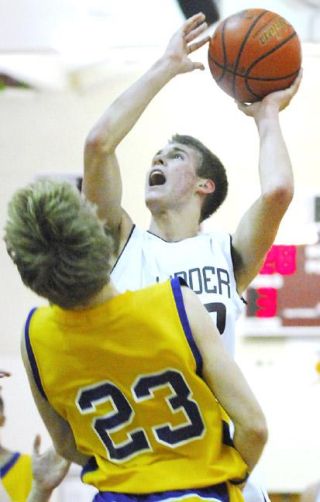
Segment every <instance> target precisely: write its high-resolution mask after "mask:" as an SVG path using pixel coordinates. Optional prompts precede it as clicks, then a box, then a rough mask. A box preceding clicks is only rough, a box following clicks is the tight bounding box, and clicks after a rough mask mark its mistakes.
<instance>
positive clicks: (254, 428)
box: [182, 287, 268, 472]
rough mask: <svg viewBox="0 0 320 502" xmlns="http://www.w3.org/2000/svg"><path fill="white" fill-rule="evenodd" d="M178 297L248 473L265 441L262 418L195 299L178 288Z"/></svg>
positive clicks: (213, 326) (252, 395) (185, 289)
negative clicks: (229, 422) (227, 417)
mask: <svg viewBox="0 0 320 502" xmlns="http://www.w3.org/2000/svg"><path fill="white" fill-rule="evenodd" d="M182 294H183V299H184V303H185V307H186V311H187V314H188V319H189V323H190V327H191V331H192V334H193V337H194V339H195V342H196V344H197V347H198V349H199V350H200V353H201V356H202V359H203V376H204V379H205V381H206V382H207V384H208V386H209V387H210V389H211V390H212V392H213V394H214V395H215V397H216V398H217V399H218V401H219V402H220V404H221V405H222V407H223V408H224V409H225V411H226V412H227V414H228V415H229V417H230V418H231V420H232V421H233V423H234V426H235V432H234V438H233V441H234V445H235V447H236V448H237V450H238V451H239V453H240V455H241V456H242V458H243V460H244V461H245V462H246V464H247V465H248V469H249V472H251V470H252V469H253V468H254V466H255V465H256V463H257V461H258V459H259V458H260V455H261V453H262V451H263V448H264V445H265V443H266V441H267V435H268V432H267V425H266V420H265V417H264V414H263V412H262V410H261V407H260V405H259V403H258V402H257V400H256V398H255V396H254V394H253V392H252V391H251V389H250V387H249V385H248V383H247V381H246V379H245V378H244V376H243V374H242V372H241V370H240V369H239V367H238V365H237V364H236V363H235V362H234V361H233V359H232V358H231V357H230V356H229V354H228V353H227V351H226V350H225V348H224V346H223V343H222V341H221V337H220V335H219V332H218V330H217V328H216V326H215V325H214V323H213V322H212V319H211V317H210V315H209V314H208V312H207V311H206V309H205V308H204V307H203V305H202V304H201V302H200V301H199V299H198V297H197V295H196V294H195V293H194V292H193V291H192V290H191V289H189V288H187V287H183V288H182Z"/></svg>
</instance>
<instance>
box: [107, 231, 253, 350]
mask: <svg viewBox="0 0 320 502" xmlns="http://www.w3.org/2000/svg"><path fill="white" fill-rule="evenodd" d="M174 276H179V277H182V278H183V279H184V280H185V281H186V283H187V284H188V286H189V287H190V288H191V289H193V291H194V292H195V293H197V294H198V295H199V298H200V300H201V302H202V303H203V304H204V305H205V307H206V308H207V310H208V312H209V313H210V315H211V317H212V318H213V320H214V322H215V324H216V325H217V327H218V329H219V332H220V334H221V335H222V339H223V341H224V344H225V346H226V348H227V349H228V351H229V352H230V353H231V354H233V353H234V344H235V339H234V337H235V322H236V320H237V318H238V316H239V314H240V312H241V311H242V309H243V307H244V304H243V301H242V300H241V298H240V297H239V295H238V293H237V290H236V282H235V278H234V271H233V264H232V258H231V237H230V235H229V234H226V233H222V232H215V233H201V234H199V235H197V236H195V237H191V238H189V239H183V240H182V241H180V242H167V241H165V240H163V239H161V238H160V237H157V236H156V235H153V234H151V233H150V232H148V231H145V230H141V229H138V228H137V227H136V226H134V227H133V229H132V232H131V234H130V236H129V238H128V241H127V243H126V245H125V247H124V249H123V251H122V253H121V255H120V257H119V258H118V260H117V262H116V264H115V265H114V267H113V270H112V273H111V278H112V281H113V282H114V284H115V286H116V287H117V289H118V290H119V291H120V292H123V291H126V290H136V289H140V288H143V287H145V286H148V285H151V284H154V283H155V282H162V281H165V280H167V279H168V278H170V277H174Z"/></svg>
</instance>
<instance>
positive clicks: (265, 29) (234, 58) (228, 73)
mask: <svg viewBox="0 0 320 502" xmlns="http://www.w3.org/2000/svg"><path fill="white" fill-rule="evenodd" d="M208 56H209V57H208V60H209V67H210V70H211V73H212V76H213V78H214V79H215V80H216V83H217V84H218V85H219V86H220V87H221V88H222V89H223V90H224V91H225V92H226V93H227V94H229V95H230V96H232V97H233V98H234V99H236V100H239V101H242V102H249V103H252V102H255V101H257V100H260V99H262V98H263V97H264V96H265V95H266V94H268V93H270V92H275V91H278V90H281V89H286V88H287V87H289V86H290V85H291V84H292V82H293V81H294V80H295V78H296V77H297V75H298V74H299V70H300V66H301V46H300V41H299V37H298V35H297V33H296V32H295V30H294V28H293V27H292V25H291V24H290V23H289V22H288V21H286V19H284V18H283V17H282V16H279V15H278V14H275V13H273V12H271V11H268V10H266V9H252V13H251V9H245V10H243V11H241V12H239V13H238V14H234V15H233V16H230V17H229V18H226V19H225V20H224V21H222V23H221V25H220V26H219V27H218V28H217V29H216V33H215V36H214V37H212V39H211V41H210V45H209V50H208Z"/></svg>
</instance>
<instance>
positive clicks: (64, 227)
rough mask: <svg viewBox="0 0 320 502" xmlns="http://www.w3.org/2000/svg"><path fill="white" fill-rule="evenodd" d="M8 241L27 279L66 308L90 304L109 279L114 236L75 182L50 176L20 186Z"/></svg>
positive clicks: (10, 215) (11, 209)
mask: <svg viewBox="0 0 320 502" xmlns="http://www.w3.org/2000/svg"><path fill="white" fill-rule="evenodd" d="M5 242H6V246H7V250H8V253H9V255H10V257H11V258H12V260H13V262H14V263H15V264H16V266H17V268H18V270H19V273H20V276H21V279H22V281H23V282H24V284H25V285H26V286H28V287H29V288H30V289H32V290H33V291H34V292H35V293H37V294H38V295H40V296H43V297H45V298H47V299H48V300H49V302H50V303H54V304H56V305H59V306H60V307H62V308H74V307H78V306H80V307H81V306H82V305H85V304H86V303H87V302H88V301H89V299H90V298H91V297H92V296H94V295H95V294H96V293H98V292H99V291H100V290H101V289H102V287H103V286H104V285H105V284H106V283H107V282H108V281H109V278H110V277H109V272H110V265H109V258H110V255H111V253H112V251H113V240H112V238H111V237H110V235H107V234H106V231H105V228H104V226H103V223H102V222H101V221H100V220H99V219H98V217H97V215H96V209H95V208H94V206H93V205H91V204H90V203H89V202H88V201H86V200H85V199H84V198H83V197H82V196H81V195H80V193H79V192H78V191H77V190H76V188H74V187H73V186H72V185H71V184H70V183H66V182H57V181H52V180H49V179H45V180H41V181H37V182H35V183H32V184H30V185H28V186H27V187H26V188H23V189H20V190H18V191H17V192H16V193H15V194H14V196H13V198H12V200H11V202H10V203H9V206H8V220H7V223H6V226H5Z"/></svg>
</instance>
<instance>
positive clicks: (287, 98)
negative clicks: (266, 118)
mask: <svg viewBox="0 0 320 502" xmlns="http://www.w3.org/2000/svg"><path fill="white" fill-rule="evenodd" d="M301 80H302V69H301V70H300V72H299V74H298V76H297V78H296V79H295V81H294V82H293V84H292V85H291V86H290V87H288V88H287V89H282V90H281V91H275V92H272V93H270V94H267V96H265V97H264V98H263V99H262V100H261V101H256V102H255V103H251V104H249V103H240V102H239V101H236V103H237V106H238V108H239V110H241V111H242V112H243V113H245V115H247V116H248V117H254V118H258V116H259V114H261V113H264V111H265V110H266V109H268V108H269V109H270V108H272V109H275V110H277V111H281V110H284V109H285V108H286V107H287V106H288V105H289V103H290V102H291V100H292V98H293V96H295V94H296V93H297V91H298V89H299V87H300V83H301Z"/></svg>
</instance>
